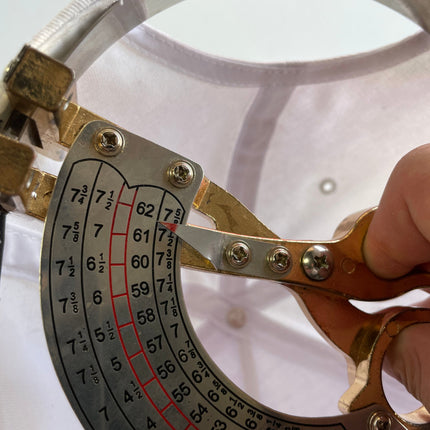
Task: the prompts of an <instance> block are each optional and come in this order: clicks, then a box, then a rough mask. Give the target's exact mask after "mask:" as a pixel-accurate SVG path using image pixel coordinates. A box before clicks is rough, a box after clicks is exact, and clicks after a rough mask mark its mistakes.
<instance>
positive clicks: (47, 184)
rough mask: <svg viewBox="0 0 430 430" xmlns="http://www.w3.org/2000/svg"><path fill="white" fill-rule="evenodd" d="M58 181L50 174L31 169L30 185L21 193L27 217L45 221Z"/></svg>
mask: <svg viewBox="0 0 430 430" xmlns="http://www.w3.org/2000/svg"><path fill="white" fill-rule="evenodd" d="M56 179H57V178H56V177H55V176H54V175H51V174H49V173H46V172H42V171H40V170H38V169H34V168H32V169H30V173H29V178H28V184H27V186H26V187H24V188H23V189H21V192H20V193H19V196H20V197H21V200H22V202H23V204H24V207H25V211H26V214H27V215H31V216H34V217H35V218H38V219H40V220H44V219H45V217H46V213H47V211H48V206H49V202H50V201H51V195H52V192H53V190H54V186H55V182H56Z"/></svg>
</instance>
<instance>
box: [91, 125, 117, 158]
mask: <svg viewBox="0 0 430 430" xmlns="http://www.w3.org/2000/svg"><path fill="white" fill-rule="evenodd" d="M94 145H95V147H96V149H97V151H99V152H100V153H101V154H103V155H107V156H110V157H113V156H115V155H117V154H119V153H120V152H121V151H122V149H123V147H124V138H123V137H122V134H121V133H120V132H119V131H118V130H115V129H114V128H105V129H103V130H100V131H99V132H98V133H97V135H96V138H95V142H94Z"/></svg>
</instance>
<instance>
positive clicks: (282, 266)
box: [266, 246, 292, 273]
mask: <svg viewBox="0 0 430 430" xmlns="http://www.w3.org/2000/svg"><path fill="white" fill-rule="evenodd" d="M266 258H267V262H268V264H269V267H270V269H271V270H272V271H273V272H276V273H287V272H288V271H289V270H290V269H291V263H292V261H291V254H290V251H288V249H287V248H285V247H284V246H277V247H276V248H273V249H271V250H270V251H269V252H268V254H267V257H266Z"/></svg>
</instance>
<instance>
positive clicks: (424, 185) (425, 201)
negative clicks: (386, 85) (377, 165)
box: [363, 144, 430, 278]
mask: <svg viewBox="0 0 430 430" xmlns="http://www.w3.org/2000/svg"><path fill="white" fill-rule="evenodd" d="M363 252H364V257H365V260H366V263H367V264H368V266H369V268H370V269H371V270H372V271H373V272H374V273H376V274H377V275H379V276H381V277H384V278H396V277H398V276H401V275H404V274H406V273H407V272H409V271H410V270H411V269H412V268H413V267H415V266H417V265H420V264H425V263H428V262H430V144H429V145H424V146H421V147H419V148H416V149H414V150H413V151H411V152H410V153H408V154H407V155H406V156H405V157H403V158H402V160H401V161H400V162H399V163H398V164H397V166H396V168H395V169H394V171H393V173H392V174H391V177H390V179H389V181H388V183H387V186H386V188H385V191H384V194H383V196H382V198H381V202H380V205H379V208H378V209H377V211H376V212H375V215H374V218H373V220H372V222H371V224H370V227H369V230H368V233H367V236H366V238H365V241H364V245H363Z"/></svg>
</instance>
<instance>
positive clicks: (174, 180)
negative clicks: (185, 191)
mask: <svg viewBox="0 0 430 430" xmlns="http://www.w3.org/2000/svg"><path fill="white" fill-rule="evenodd" d="M167 176H168V178H169V181H170V183H171V184H172V185H174V186H175V187H178V188H185V187H188V185H190V184H191V182H192V181H193V179H194V169H193V167H192V166H191V164H189V163H187V162H186V161H176V162H174V163H172V164H171V165H170V166H169V168H168V170H167Z"/></svg>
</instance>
